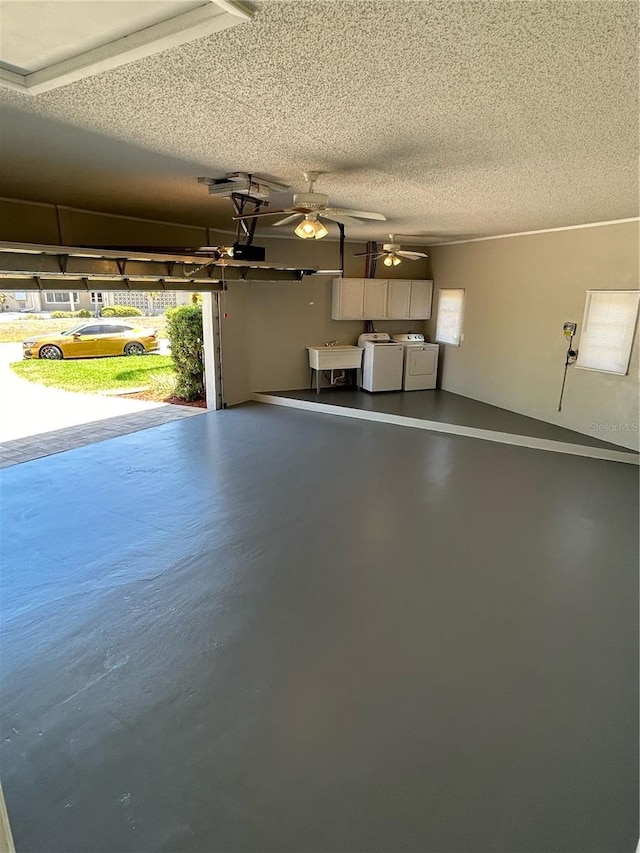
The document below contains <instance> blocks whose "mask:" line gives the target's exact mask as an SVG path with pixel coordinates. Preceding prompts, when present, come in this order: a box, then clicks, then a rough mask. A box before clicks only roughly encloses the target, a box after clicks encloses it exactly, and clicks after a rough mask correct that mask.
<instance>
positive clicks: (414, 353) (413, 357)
mask: <svg viewBox="0 0 640 853" xmlns="http://www.w3.org/2000/svg"><path fill="white" fill-rule="evenodd" d="M393 340H394V341H396V342H397V343H400V344H402V346H403V348H404V368H403V371H402V387H403V388H404V390H405V391H426V390H428V389H430V388H435V387H436V381H437V378H438V350H439V347H438V344H427V343H425V340H424V335H418V334H415V333H413V332H411V333H409V334H406V335H394V336H393Z"/></svg>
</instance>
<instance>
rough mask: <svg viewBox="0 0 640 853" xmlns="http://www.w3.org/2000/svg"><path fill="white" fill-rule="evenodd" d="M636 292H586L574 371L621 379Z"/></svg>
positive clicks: (628, 349) (638, 299)
mask: <svg viewBox="0 0 640 853" xmlns="http://www.w3.org/2000/svg"><path fill="white" fill-rule="evenodd" d="M639 302H640V291H638V290H588V291H587V300H586V303H585V308H584V319H583V321H582V335H581V336H580V344H579V348H578V360H577V363H576V366H577V367H583V368H585V369H587V370H601V371H603V372H605V373H618V374H620V375H622V376H624V375H625V374H626V372H627V370H628V368H629V358H630V356H631V345H632V343H633V334H634V331H635V327H636V320H637V317H638V303H639Z"/></svg>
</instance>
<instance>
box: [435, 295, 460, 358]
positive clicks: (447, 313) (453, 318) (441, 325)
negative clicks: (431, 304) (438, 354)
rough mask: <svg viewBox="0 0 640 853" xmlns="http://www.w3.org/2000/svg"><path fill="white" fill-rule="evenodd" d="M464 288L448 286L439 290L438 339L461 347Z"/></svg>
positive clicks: (441, 342) (442, 342)
mask: <svg viewBox="0 0 640 853" xmlns="http://www.w3.org/2000/svg"><path fill="white" fill-rule="evenodd" d="M463 315H464V290H463V289H461V288H447V289H445V290H440V291H439V298H438V319H437V322H436V341H437V342H438V343H440V344H453V346H456V347H459V346H460V340H461V338H462V318H463Z"/></svg>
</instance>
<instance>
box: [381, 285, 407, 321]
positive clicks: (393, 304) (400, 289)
mask: <svg viewBox="0 0 640 853" xmlns="http://www.w3.org/2000/svg"><path fill="white" fill-rule="evenodd" d="M410 301H411V282H410V281H404V280H402V279H394V278H390V279H389V281H388V282H387V319H388V320H408V319H409V304H410Z"/></svg>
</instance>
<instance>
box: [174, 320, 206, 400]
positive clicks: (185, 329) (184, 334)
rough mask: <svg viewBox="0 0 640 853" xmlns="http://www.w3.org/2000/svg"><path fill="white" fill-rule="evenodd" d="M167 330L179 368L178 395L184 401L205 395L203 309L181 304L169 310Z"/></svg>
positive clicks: (177, 372)
mask: <svg viewBox="0 0 640 853" xmlns="http://www.w3.org/2000/svg"><path fill="white" fill-rule="evenodd" d="M167 332H168V334H169V340H170V341H171V356H172V357H173V363H174V365H175V371H176V389H175V395H176V397H180V398H182V399H183V400H187V401H189V402H190V401H192V400H202V399H203V398H204V361H203V357H202V308H200V307H199V306H190V305H181V306H180V307H179V308H172V309H171V311H168V312H167Z"/></svg>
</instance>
